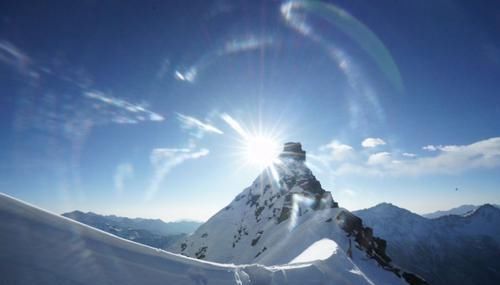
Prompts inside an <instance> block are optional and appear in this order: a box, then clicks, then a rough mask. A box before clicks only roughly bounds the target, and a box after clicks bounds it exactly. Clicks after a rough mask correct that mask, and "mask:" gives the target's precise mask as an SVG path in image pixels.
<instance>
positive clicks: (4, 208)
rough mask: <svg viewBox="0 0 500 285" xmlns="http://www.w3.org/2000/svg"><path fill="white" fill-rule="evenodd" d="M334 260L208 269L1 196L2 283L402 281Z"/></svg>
mask: <svg viewBox="0 0 500 285" xmlns="http://www.w3.org/2000/svg"><path fill="white" fill-rule="evenodd" d="M325 217H326V216H325ZM325 217H323V218H325ZM318 221H319V220H318ZM301 231H307V230H306V229H301ZM283 253H284V254H285V253H286V252H283ZM333 256H334V258H331V257H330V258H327V259H326V260H323V261H315V262H310V263H302V264H296V265H283V266H271V267H264V266H261V265H241V266H235V265H231V264H217V263H211V262H205V261H200V260H195V259H191V258H187V257H184V256H180V255H176V254H172V253H169V252H165V251H162V250H158V249H154V248H151V247H148V246H144V245H140V244H137V243H134V242H131V241H128V240H125V239H121V238H118V237H116V236H113V235H110V234H108V233H106V232H103V231H100V230H97V229H94V228H92V227H89V226H86V225H84V224H81V223H79V222H76V221H73V220H70V219H68V218H65V217H62V216H58V215H55V214H51V213H49V212H46V211H43V210H41V209H38V208H36V207H34V206H31V205H28V204H25V203H23V202H21V201H18V200H16V199H14V198H11V197H9V196H7V195H4V194H1V193H0V281H1V284H39V285H45V284H92V285H100V284H146V285H147V284H163V285H164V284H176V285H183V284H203V285H209V284H217V285H224V284H238V285H249V284H272V285H281V284H301V285H302V284H398V282H396V281H400V279H396V278H394V277H392V275H389V274H387V275H385V271H380V269H377V268H376V267H372V268H371V270H375V271H377V272H378V273H377V274H380V275H382V276H381V277H379V278H377V280H386V281H390V282H381V283H376V282H373V280H370V279H369V278H367V277H366V275H365V273H366V272H364V271H363V269H362V268H360V267H358V266H356V265H355V264H354V263H353V262H352V261H351V260H350V259H349V258H348V257H347V256H345V255H338V254H333ZM379 271H380V272H379ZM368 275H370V276H374V273H372V272H370V273H369V274H368Z"/></svg>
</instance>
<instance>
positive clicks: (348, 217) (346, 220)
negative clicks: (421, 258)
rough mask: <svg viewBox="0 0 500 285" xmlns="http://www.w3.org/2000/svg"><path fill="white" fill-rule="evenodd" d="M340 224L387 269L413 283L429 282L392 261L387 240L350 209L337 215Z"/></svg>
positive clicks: (417, 284)
mask: <svg viewBox="0 0 500 285" xmlns="http://www.w3.org/2000/svg"><path fill="white" fill-rule="evenodd" d="M336 219H337V222H338V224H339V226H340V227H341V228H342V229H343V230H344V231H345V232H346V233H347V236H348V237H351V238H353V239H354V241H355V242H356V246H357V247H358V248H360V249H362V250H363V251H365V252H366V255H367V256H368V257H369V258H372V259H374V260H375V261H377V263H378V264H379V265H380V266H381V267H382V268H384V269H385V270H387V271H391V272H393V273H394V274H396V275H397V276H398V277H402V278H403V279H404V280H406V282H408V283H409V284H411V285H424V284H428V283H427V282H426V281H425V280H424V279H423V278H421V277H419V276H417V275H415V274H413V273H410V272H405V271H403V270H402V269H400V268H398V267H396V266H394V265H393V264H392V263H391V258H390V257H389V256H387V253H386V248H387V242H386V241H385V240H383V239H381V238H378V237H375V236H373V230H372V229H371V228H369V227H364V226H363V221H362V220H361V218H359V217H357V216H356V215H354V214H352V213H351V212H348V211H341V212H340V213H339V214H338V215H337V217H336Z"/></svg>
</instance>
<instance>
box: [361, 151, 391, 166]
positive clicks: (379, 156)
mask: <svg viewBox="0 0 500 285" xmlns="http://www.w3.org/2000/svg"><path fill="white" fill-rule="evenodd" d="M390 161H391V154H390V153H388V152H385V151H384V152H377V153H374V154H372V155H370V156H369V157H368V161H367V162H366V164H368V165H382V164H386V163H388V162H390Z"/></svg>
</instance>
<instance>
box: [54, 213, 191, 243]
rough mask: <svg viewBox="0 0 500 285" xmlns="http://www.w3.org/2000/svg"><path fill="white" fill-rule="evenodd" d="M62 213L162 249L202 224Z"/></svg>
mask: <svg viewBox="0 0 500 285" xmlns="http://www.w3.org/2000/svg"><path fill="white" fill-rule="evenodd" d="M62 215H63V216H65V217H67V218H70V219H73V220H75V221H78V222H80V223H83V224H86V225H89V226H92V227H94V228H97V229H100V230H103V231H105V232H108V233H111V234H114V235H116V236H119V237H122V238H125V239H128V240H132V241H135V242H138V243H142V244H145V245H149V246H152V247H156V248H161V249H166V248H167V247H169V246H170V245H172V244H173V243H175V242H176V241H178V240H179V239H181V238H184V237H185V236H186V235H187V234H190V233H192V232H194V231H195V230H196V229H197V228H198V227H199V225H200V223H198V222H188V221H180V222H168V223H166V222H163V221H162V220H160V219H142V218H135V219H131V218H126V217H118V216H114V215H110V216H104V215H99V214H95V213H92V212H87V213H84V212H81V211H73V212H70V213H64V214H62Z"/></svg>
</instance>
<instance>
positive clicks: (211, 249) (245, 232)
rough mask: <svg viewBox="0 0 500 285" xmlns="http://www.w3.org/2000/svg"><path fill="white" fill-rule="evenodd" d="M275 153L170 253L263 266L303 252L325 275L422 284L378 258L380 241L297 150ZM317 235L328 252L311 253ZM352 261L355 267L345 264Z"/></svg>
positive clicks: (291, 259) (384, 258) (290, 260)
mask: <svg viewBox="0 0 500 285" xmlns="http://www.w3.org/2000/svg"><path fill="white" fill-rule="evenodd" d="M300 151H301V149H300ZM280 158H281V163H279V164H275V165H274V166H273V167H271V168H268V169H266V170H265V171H263V173H262V174H261V175H259V176H258V177H257V179H255V181H254V182H253V183H252V185H251V186H250V187H248V188H246V189H244V190H243V192H242V193H240V194H239V195H238V196H236V198H235V199H234V200H233V201H232V202H231V203H230V204H229V205H228V206H227V207H225V208H224V209H222V210H221V211H219V212H218V213H217V214H216V215H214V216H213V217H212V218H210V219H209V220H208V221H207V222H206V223H205V224H203V225H201V226H200V227H199V228H198V230H196V232H195V233H193V234H192V235H191V236H188V237H187V238H186V239H185V240H183V241H179V242H178V244H176V245H175V246H174V247H173V248H171V250H172V251H174V252H177V253H181V254H182V255H186V256H189V257H195V258H198V259H204V260H210V261H216V262H225V263H234V264H250V263H258V264H263V265H268V266H270V265H275V264H288V263H293V262H297V261H304V260H305V259H302V258H298V259H297V257H301V256H302V257H303V256H307V257H308V259H317V261H316V262H315V263H316V264H321V266H322V268H324V269H325V270H329V271H331V272H332V274H334V272H337V274H338V272H346V270H347V272H349V274H348V275H349V276H350V275H353V274H354V275H357V276H359V277H360V278H365V279H367V280H370V282H372V283H373V284H401V283H402V282H403V281H402V279H400V278H399V277H401V276H403V278H404V279H406V280H408V279H411V280H412V281H411V282H410V283H412V284H425V282H424V281H423V280H421V279H419V278H418V277H417V276H414V275H412V274H410V273H406V272H403V271H401V270H400V269H398V268H396V267H394V266H393V265H392V264H391V263H390V262H391V260H390V258H389V257H388V256H387V255H385V241H383V240H381V239H378V238H376V237H374V236H373V235H372V231H371V229H368V228H364V227H363V225H362V221H361V220H360V219H359V218H357V217H356V216H354V215H352V214H351V213H349V211H347V210H345V209H342V208H339V207H338V204H337V203H336V202H335V201H334V200H333V198H332V195H331V193H330V192H328V191H325V190H324V189H323V188H322V187H321V184H320V182H319V181H318V180H316V178H315V177H314V175H313V174H312V172H311V170H310V169H309V168H308V167H307V166H306V164H305V163H304V161H305V153H304V152H302V151H301V152H299V153H298V155H295V154H293V153H290V151H287V152H285V153H284V154H282V155H281V156H280ZM322 240H323V242H321V241H322ZM325 240H329V241H331V242H332V243H334V244H335V250H330V251H329V252H328V254H327V255H328V257H326V256H319V255H318V256H316V257H315V256H314V255H315V254H316V253H317V247H320V246H321V245H324V243H325V242H324V241H325ZM317 242H320V243H319V245H318V244H317ZM315 244H316V246H314V245H315ZM311 246H313V248H312V249H311ZM347 264H349V265H348V266H346V265H347ZM353 265H354V266H355V267H356V268H357V269H352V268H350V269H349V268H348V267H352V266H353ZM343 278H344V277H343ZM403 283H404V282H403ZM353 284H356V283H353Z"/></svg>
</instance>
